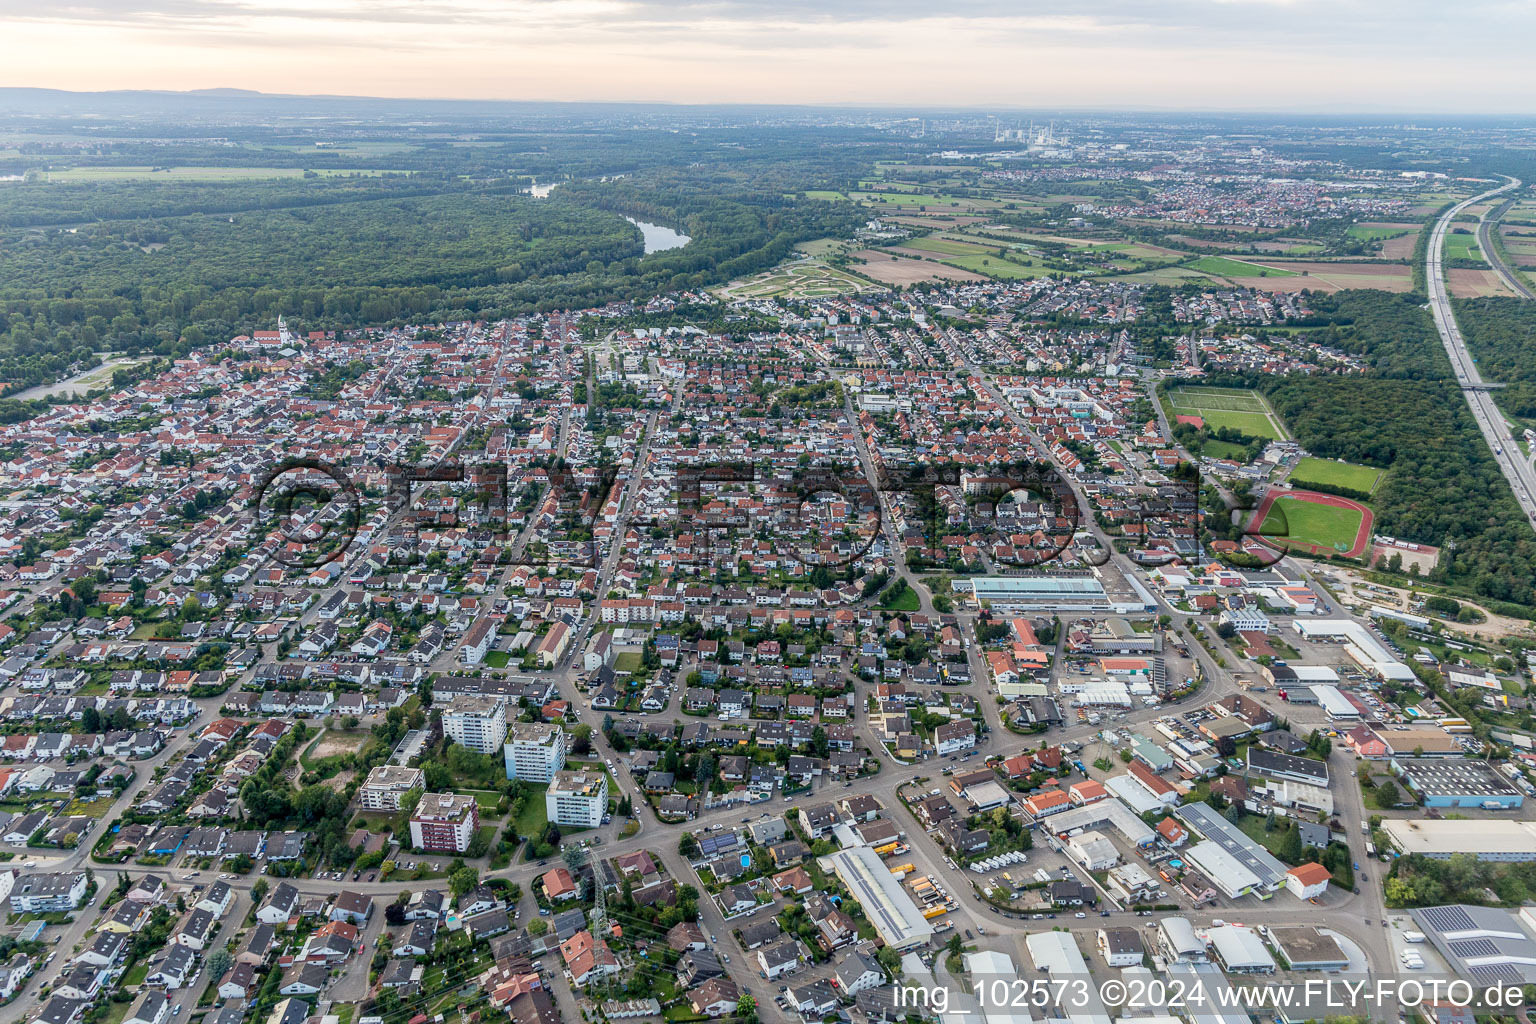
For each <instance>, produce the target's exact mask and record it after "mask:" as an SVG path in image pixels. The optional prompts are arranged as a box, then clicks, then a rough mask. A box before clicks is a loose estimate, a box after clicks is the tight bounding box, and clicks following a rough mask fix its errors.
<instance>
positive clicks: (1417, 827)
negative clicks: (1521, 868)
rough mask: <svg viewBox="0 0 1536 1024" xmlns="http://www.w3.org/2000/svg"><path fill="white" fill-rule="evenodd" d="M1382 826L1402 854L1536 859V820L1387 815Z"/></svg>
mask: <svg viewBox="0 0 1536 1024" xmlns="http://www.w3.org/2000/svg"><path fill="white" fill-rule="evenodd" d="M1381 829H1382V831H1383V832H1385V833H1386V834H1387V835H1388V836H1389V837H1391V839H1392V845H1393V846H1395V847H1397V848H1398V850H1400V851H1401V852H1403V853H1405V854H1413V853H1416V854H1419V855H1420V856H1422V857H1432V858H1434V859H1435V860H1449V859H1450V858H1451V855H1452V854H1456V853H1470V854H1473V855H1474V856H1476V857H1477V859H1478V860H1486V861H1503V862H1508V863H1526V862H1529V861H1536V821H1504V820H1499V821H1492V820H1488V819H1462V820H1458V821H1446V820H1444V819H1441V818H1387V819H1386V820H1385V821H1383V822H1382V823H1381Z"/></svg>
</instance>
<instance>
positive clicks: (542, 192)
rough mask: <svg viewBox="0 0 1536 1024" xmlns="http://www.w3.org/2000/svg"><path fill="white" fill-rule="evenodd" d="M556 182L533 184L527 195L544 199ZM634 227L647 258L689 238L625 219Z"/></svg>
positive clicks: (633, 219) (664, 228)
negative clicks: (637, 229) (642, 242)
mask: <svg viewBox="0 0 1536 1024" xmlns="http://www.w3.org/2000/svg"><path fill="white" fill-rule="evenodd" d="M559 185H560V183H559V182H558V181H547V182H544V183H543V184H535V185H534V186H533V187H532V188H530V189H529V190H528V194H529V195H531V196H533V198H535V199H544V198H547V197H548V196H549V194H550V193H551V192H552V191H554V190H555V189H556V188H558V187H559ZM624 219H625V220H627V221H629V222H630V223H631V224H633V225H634V226H635V227H637V228H639V229H640V235H641V237H642V238H644V239H645V254H646V255H647V256H649V255H650V254H651V253H653V252H661V251H662V250H664V249H679V248H681V247H683V246H685V245H687V244H688V243H689V242H690V241H692V239H691V238H689V237H688V236H687V235H685V234H683V233H682V232H681V231H673V230H672V229H671V228H668V227H663V226H661V225H660V224H647V223H646V222H645V221H643V220H635V218H633V217H625V218H624Z"/></svg>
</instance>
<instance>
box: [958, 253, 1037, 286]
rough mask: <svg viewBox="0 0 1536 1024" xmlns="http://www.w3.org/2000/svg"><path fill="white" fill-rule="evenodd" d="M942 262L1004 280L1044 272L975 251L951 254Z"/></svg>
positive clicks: (1034, 275) (1032, 275)
mask: <svg viewBox="0 0 1536 1024" xmlns="http://www.w3.org/2000/svg"><path fill="white" fill-rule="evenodd" d="M944 262H945V263H947V264H949V265H950V266H952V267H959V268H960V269H962V270H974V271H975V272H976V273H978V274H986V275H987V276H988V277H996V278H1000V279H1002V280H1005V281H1011V280H1015V279H1017V278H1021V277H1040V276H1042V275H1043V274H1044V271H1040V270H1036V269H1035V268H1034V267H1033V266H1024V265H1023V264H1020V263H1015V262H1014V261H1012V260H1006V259H1003V258H1001V257H999V256H996V255H991V256H988V255H986V254H984V253H976V254H975V255H972V256H952V257H950V258H949V259H947V260H945V261H944Z"/></svg>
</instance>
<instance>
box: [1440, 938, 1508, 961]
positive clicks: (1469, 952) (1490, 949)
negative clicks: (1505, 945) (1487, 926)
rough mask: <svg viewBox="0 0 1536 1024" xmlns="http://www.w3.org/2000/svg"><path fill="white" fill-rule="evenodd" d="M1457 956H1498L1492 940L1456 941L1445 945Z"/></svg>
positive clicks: (1497, 949) (1497, 948) (1497, 950)
mask: <svg viewBox="0 0 1536 1024" xmlns="http://www.w3.org/2000/svg"><path fill="white" fill-rule="evenodd" d="M1446 945H1447V946H1449V947H1450V950H1451V952H1452V953H1455V954H1456V955H1457V956H1462V957H1467V956H1498V955H1499V947H1498V946H1497V945H1496V944H1495V943H1494V941H1493V940H1492V939H1457V940H1456V941H1454V942H1448V943H1446Z"/></svg>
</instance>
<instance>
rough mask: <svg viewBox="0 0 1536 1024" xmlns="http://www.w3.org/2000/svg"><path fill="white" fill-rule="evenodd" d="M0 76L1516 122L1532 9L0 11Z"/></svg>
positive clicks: (1492, 3) (453, 1) (1119, 1)
mask: <svg viewBox="0 0 1536 1024" xmlns="http://www.w3.org/2000/svg"><path fill="white" fill-rule="evenodd" d="M0 23H3V24H4V26H5V29H4V32H3V33H0V36H3V38H0V86H28V87H46V88H57V89H71V90H79V91H95V90H105V89H171V90H187V89H208V88H242V89H255V90H260V91H262V92H279V93H324V94H333V95H353V96H391V97H419V98H442V99H501V100H526V101H541V100H557V101H613V100H622V101H637V102H638V101H645V102H653V101H654V102H672V103H808V104H826V105H843V104H848V105H881V106H892V107H914V106H916V107H977V108H988V109H996V108H1011V107H1012V108H1041V107H1052V108H1057V107H1083V108H1094V109H1163V110H1180V109H1186V110H1294V111H1316V112H1328V111H1337V112H1341V113H1342V112H1357V111H1402V112H1424V113H1440V112H1445V113H1487V114H1509V113H1512V114H1530V113H1533V112H1536V98H1533V90H1532V89H1531V86H1532V83H1533V80H1536V76H1533V75H1532V72H1531V66H1532V63H1531V61H1532V58H1531V54H1532V53H1533V52H1536V0H1455V2H1446V0H1077V2H1072V3H1068V2H1064V0H1058V2H1057V3H1054V4H1042V3H1037V2H1033V0H1014V2H998V0H278V2H273V3H263V2H256V0H41V2H40V0H0Z"/></svg>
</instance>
